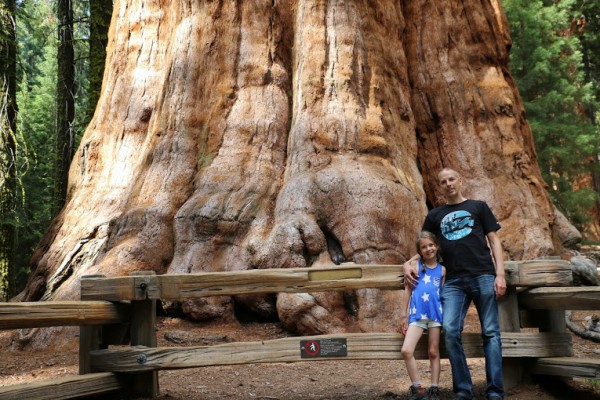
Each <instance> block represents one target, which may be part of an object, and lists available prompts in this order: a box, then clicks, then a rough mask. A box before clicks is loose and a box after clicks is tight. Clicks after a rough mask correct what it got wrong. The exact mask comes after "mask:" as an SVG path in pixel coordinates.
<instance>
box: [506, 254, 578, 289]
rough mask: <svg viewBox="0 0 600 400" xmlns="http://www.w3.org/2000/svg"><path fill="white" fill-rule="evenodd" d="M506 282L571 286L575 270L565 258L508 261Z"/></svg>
mask: <svg viewBox="0 0 600 400" xmlns="http://www.w3.org/2000/svg"><path fill="white" fill-rule="evenodd" d="M504 269H505V270H506V283H507V285H509V286H513V287H514V286H523V287H533V286H542V287H546V286H571V285H573V270H572V267H571V264H570V263H569V262H568V261H565V260H559V259H548V260H529V261H507V262H506V263H505V265H504Z"/></svg>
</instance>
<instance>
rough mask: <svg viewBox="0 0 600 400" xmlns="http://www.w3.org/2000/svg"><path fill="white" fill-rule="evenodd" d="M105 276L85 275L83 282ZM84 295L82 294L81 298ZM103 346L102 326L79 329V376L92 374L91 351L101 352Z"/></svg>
mask: <svg viewBox="0 0 600 400" xmlns="http://www.w3.org/2000/svg"><path fill="white" fill-rule="evenodd" d="M104 277H105V276H104V275H84V276H82V277H81V280H84V279H87V278H104ZM82 295H83V293H80V297H83V296H82ZM101 345H102V326H98V325H94V326H81V327H80V328H79V374H80V375H83V374H89V373H91V372H92V368H91V362H90V351H92V350H99V349H100V347H101Z"/></svg>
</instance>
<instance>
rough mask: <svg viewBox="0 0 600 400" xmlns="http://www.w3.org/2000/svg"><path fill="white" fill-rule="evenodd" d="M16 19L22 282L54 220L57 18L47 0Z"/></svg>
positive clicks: (31, 5)
mask: <svg viewBox="0 0 600 400" xmlns="http://www.w3.org/2000/svg"><path fill="white" fill-rule="evenodd" d="M24 11H25V13H24V15H23V16H22V17H21V18H19V19H18V20H17V21H18V22H17V37H18V38H19V53H20V61H21V62H20V64H19V65H20V67H21V68H20V73H19V77H20V81H21V84H20V90H19V93H18V97H17V102H18V104H19V107H20V112H19V119H18V126H19V131H18V132H19V136H20V140H19V143H20V146H19V147H18V149H17V155H18V161H19V164H18V169H19V171H20V178H21V187H22V190H21V191H20V192H19V194H20V199H19V200H20V201H19V219H18V221H19V225H18V241H17V252H16V262H17V265H18V266H19V275H18V276H17V281H18V285H19V286H22V285H23V284H24V280H25V279H26V277H27V275H28V273H29V268H28V263H29V259H30V258H31V255H32V254H33V250H34V248H35V246H36V245H37V244H38V242H39V240H40V238H41V235H42V234H43V232H44V230H45V229H46V227H48V225H49V223H50V219H51V217H52V215H51V211H50V204H51V189H52V157H53V154H54V146H53V135H54V124H55V120H56V117H55V100H54V98H55V96H54V88H55V87H56V72H55V71H56V35H55V24H56V19H55V18H54V13H53V11H52V7H51V4H50V3H49V2H48V1H42V0H37V1H31V2H28V3H27V6H26V9H25V10H24Z"/></svg>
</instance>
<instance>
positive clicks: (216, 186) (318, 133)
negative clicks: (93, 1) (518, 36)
mask: <svg viewBox="0 0 600 400" xmlns="http://www.w3.org/2000/svg"><path fill="white" fill-rule="evenodd" d="M507 26H508V25H507V22H506V21H505V17H504V14H503V12H502V10H501V9H500V6H499V4H498V1H497V0H487V1H479V0H464V1H447V0H433V1H431V0H430V1H414V0H410V1H400V2H398V1H392V0H378V1H359V0H356V1H350V0H349V1H341V0H340V1H334V0H331V1H325V0H321V1H317V0H305V1H302V0H297V1H272V0H268V1H258V0H257V1H227V0H222V1H187V2H186V1H176V2H166V3H165V2H159V1H156V0H117V1H116V2H115V6H114V14H113V19H112V25H111V30H110V43H109V47H108V52H107V54H108V57H107V64H106V72H105V76H104V84H103V89H102V94H101V97H100V100H99V103H98V106H97V109H96V113H95V115H94V118H93V120H92V121H91V123H90V125H89V127H88V129H87V131H86V133H85V136H84V138H83V140H82V142H81V146H80V147H79V150H78V152H77V155H76V159H75V160H74V162H73V164H72V166H71V170H70V185H69V191H68V203H67V204H66V206H65V208H64V209H63V210H62V212H61V213H60V215H59V216H58V217H57V218H56V219H55V220H54V222H53V224H52V226H51V227H50V229H49V230H48V232H47V233H46V235H45V236H44V238H43V241H42V242H41V244H40V245H39V247H38V249H37V252H36V254H35V256H34V258H33V266H34V268H35V271H34V272H33V274H32V276H31V279H30V281H29V283H28V285H27V288H26V289H25V291H24V292H22V293H21V294H20V295H19V296H18V299H19V300H29V301H32V300H38V299H44V300H46V299H55V300H58V299H67V298H73V299H74V298H78V296H79V279H80V277H81V276H82V275H89V274H96V273H101V274H104V275H107V276H114V275H125V274H128V273H130V272H132V271H139V270H152V271H156V272H157V273H158V274H168V273H188V272H190V273H193V272H201V271H228V270H243V269H250V268H254V269H256V268H288V267H310V266H314V265H326V264H328V263H331V262H332V261H334V262H338V263H339V262H357V263H396V264H398V263H402V262H403V261H404V260H406V259H407V258H408V257H410V256H412V255H413V254H414V251H415V245H414V238H415V236H416V234H417V232H418V231H419V230H420V227H421V224H422V221H423V218H424V216H425V214H426V212H427V208H428V206H432V205H437V204H438V203H439V201H440V200H441V198H440V192H439V190H438V189H437V187H436V175H437V172H438V170H439V169H440V168H442V167H444V166H448V167H453V168H455V169H457V170H458V171H460V172H461V173H462V175H463V177H464V179H465V181H466V186H467V190H468V192H467V194H468V196H469V197H472V198H478V199H483V200H486V201H487V202H488V203H489V204H490V205H491V207H492V209H493V210H494V212H495V213H496V215H497V216H498V217H499V219H500V222H501V224H502V230H501V231H500V236H501V238H502V242H503V245H504V248H505V250H506V253H507V256H508V257H510V258H513V259H530V258H534V257H536V256H540V255H548V254H555V253H556V252H557V251H558V250H559V249H558V246H560V240H558V239H557V235H555V234H553V229H554V226H555V213H554V208H553V206H552V204H551V202H550V198H549V196H548V193H547V191H546V188H545V186H544V182H543V180H542V178H541V174H540V171H539V168H538V166H537V160H536V154H535V152H534V147H533V142H532V136H531V131H530V129H529V126H528V124H527V121H526V119H525V113H524V109H523V104H522V102H521V99H520V98H519V94H518V92H517V89H516V87H515V84H514V82H513V80H512V78H511V76H510V73H509V71H508V68H507V62H508V50H509V48H510V37H509V32H508V28H507ZM399 293H400V292H399V291H379V290H370V289H365V290H358V291H352V292H345V293H320V294H304V295H297V294H278V295H277V296H238V297H235V298H230V297H221V298H208V299H206V301H202V302H200V301H194V302H192V301H184V302H182V304H181V308H182V310H183V311H184V312H185V313H186V314H188V315H189V316H191V317H192V318H196V319H213V318H235V316H236V311H238V312H243V313H245V314H246V315H247V314H251V315H255V316H256V317H260V318H274V317H277V318H279V319H281V321H283V322H284V324H285V326H286V327H287V328H288V329H290V330H296V331H298V332H300V333H305V334H310V333H320V332H336V331H370V330H377V331H390V330H395V329H396V328H397V324H398V322H397V317H398V315H397V310H398V309H399V308H400V307H399V304H400V295H399Z"/></svg>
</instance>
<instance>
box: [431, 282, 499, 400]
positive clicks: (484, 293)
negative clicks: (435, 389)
mask: <svg viewBox="0 0 600 400" xmlns="http://www.w3.org/2000/svg"><path fill="white" fill-rule="evenodd" d="M494 280H495V276H494V275H480V276H469V277H462V278H454V279H449V280H447V281H446V282H445V283H444V286H443V287H442V296H441V298H442V307H443V310H444V324H443V332H444V340H445V342H446V350H447V351H448V358H449V359H450V365H451V367H452V388H453V390H454V393H455V394H456V395H458V396H461V397H464V398H465V399H471V398H473V397H474V394H473V383H472V381H471V373H470V372H469V366H468V365H467V358H466V357H465V351H464V348H463V344H462V339H461V335H462V331H463V327H464V322H465V317H466V315H467V311H468V309H469V305H470V304H471V301H473V303H474V304H475V307H476V308H477V313H478V314H479V322H480V323H481V337H482V339H483V351H484V354H485V373H486V377H487V388H486V391H485V392H486V396H487V397H489V396H492V395H496V396H500V397H501V398H504V389H503V388H504V386H503V384H502V342H501V340H500V323H499V321H498V303H497V302H496V294H495V292H494Z"/></svg>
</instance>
